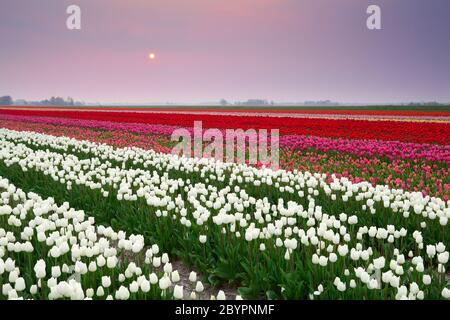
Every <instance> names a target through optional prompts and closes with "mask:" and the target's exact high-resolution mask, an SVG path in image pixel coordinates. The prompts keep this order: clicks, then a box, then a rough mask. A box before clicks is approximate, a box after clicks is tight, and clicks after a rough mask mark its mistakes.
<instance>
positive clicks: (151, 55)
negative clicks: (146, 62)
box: [148, 52, 156, 60]
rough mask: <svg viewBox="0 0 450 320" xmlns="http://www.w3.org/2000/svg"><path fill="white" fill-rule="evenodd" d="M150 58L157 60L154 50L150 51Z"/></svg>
mask: <svg viewBox="0 0 450 320" xmlns="http://www.w3.org/2000/svg"><path fill="white" fill-rule="evenodd" d="M148 58H149V59H150V60H155V58H156V54H155V53H154V52H150V53H149V54H148Z"/></svg>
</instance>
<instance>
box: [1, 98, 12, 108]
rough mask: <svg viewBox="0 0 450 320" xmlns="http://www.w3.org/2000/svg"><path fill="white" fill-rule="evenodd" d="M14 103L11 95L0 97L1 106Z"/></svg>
mask: <svg viewBox="0 0 450 320" xmlns="http://www.w3.org/2000/svg"><path fill="white" fill-rule="evenodd" d="M12 104H13V99H12V98H11V96H3V97H0V106H10V105H12Z"/></svg>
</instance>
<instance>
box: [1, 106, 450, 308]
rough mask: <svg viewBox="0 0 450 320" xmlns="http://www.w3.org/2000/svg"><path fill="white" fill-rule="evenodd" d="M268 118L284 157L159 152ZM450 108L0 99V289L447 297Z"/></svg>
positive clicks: (9, 294)
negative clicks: (196, 133) (182, 139)
mask: <svg viewBox="0 0 450 320" xmlns="http://www.w3.org/2000/svg"><path fill="white" fill-rule="evenodd" d="M194 121H202V123H203V127H204V128H205V129H206V128H217V129H219V130H226V129H228V128H232V129H237V128H242V129H244V130H247V129H251V128H253V129H256V130H257V129H279V132H280V137H279V147H280V169H279V170H273V169H271V168H270V167H266V166H264V165H262V164H259V163H258V164H256V165H252V164H238V163H234V162H223V161H217V160H215V159H212V158H206V157H205V158H189V157H185V156H183V155H173V154H171V150H172V148H173V147H174V145H175V144H176V142H174V141H172V140H171V134H172V132H173V131H174V130H175V129H179V128H185V129H187V130H188V131H189V130H192V127H193V124H194ZM449 141H450V111H439V112H437V111H436V112H432V111H408V110H402V111H390V110H376V111H373V110H372V111H371V110H347V111H346V110H278V111H270V110H259V111H258V110H218V109H217V110H215V109H164V108H160V109H157V108H153V109H150V108H139V109H137V108H136V109H134V108H128V109H126V108H79V109H76V108H72V109H70V108H66V109H63V108H61V109H59V108H43V107H42V108H41V107H8V108H6V107H5V108H0V300H2V299H51V300H53V299H77V300H78V299H111V300H112V299H114V300H128V299H313V300H321V299H331V300H338V299H344V300H345V299H377V300H378V299H381V300H384V299H386V300H393V299H396V300H407V299H411V300H415V299H417V300H423V299H433V300H435V299H450V284H449V278H450V277H449V274H448V271H449V250H450V232H449V231H450V230H449V224H448V220H449V219H450V200H449V196H450V143H449Z"/></svg>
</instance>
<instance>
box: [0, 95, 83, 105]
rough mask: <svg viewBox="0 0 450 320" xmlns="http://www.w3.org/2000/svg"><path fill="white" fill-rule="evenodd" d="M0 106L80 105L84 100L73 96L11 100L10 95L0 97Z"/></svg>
mask: <svg viewBox="0 0 450 320" xmlns="http://www.w3.org/2000/svg"><path fill="white" fill-rule="evenodd" d="M0 105H1V106H10V105H16V106H26V105H33V106H82V105H84V102H81V101H75V100H74V99H73V98H71V97H68V98H66V99H64V98H62V97H51V98H50V99H45V100H40V101H27V100H24V99H18V100H13V98H12V97H11V96H3V97H0Z"/></svg>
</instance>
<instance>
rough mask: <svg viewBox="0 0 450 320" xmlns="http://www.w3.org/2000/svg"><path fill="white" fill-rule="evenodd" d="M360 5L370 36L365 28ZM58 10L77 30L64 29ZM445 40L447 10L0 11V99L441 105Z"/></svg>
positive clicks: (38, 6) (162, 6)
mask: <svg viewBox="0 0 450 320" xmlns="http://www.w3.org/2000/svg"><path fill="white" fill-rule="evenodd" d="M372 3H377V4H379V5H380V6H381V7H382V13H383V30H381V31H369V30H367V28H366V27H365V20H366V17H367V15H366V14H365V10H366V8H367V6H368V4H372ZM70 4H77V5H79V6H80V7H81V9H82V30H80V31H69V30H67V29H66V27H65V20H66V17H67V15H66V13H65V10H66V7H67V6H68V5H70ZM448 39H450V1H448V0H433V1H421V0H409V1H406V0H398V1H389V0H378V1H365V0H340V1H335V0H305V1H299V0H239V1H237V0H151V1H149V0H131V1H123V0H96V1H92V0H77V1H66V0H58V1H56V0H40V1H33V0H16V1H2V2H1V3H0V40H1V41H2V44H5V45H2V47H1V49H0V70H2V71H1V73H0V95H3V94H10V95H12V96H13V97H14V98H25V99H44V98H47V97H50V96H53V95H60V96H71V97H74V98H75V99H77V100H84V101H90V102H104V103H107V102H131V103H145V102H166V101H172V102H202V101H218V100H219V99H221V98H226V99H229V100H245V99H249V98H266V99H270V100H276V101H304V100H323V99H331V100H334V101H341V102H403V101H411V100H414V101H427V100H438V101H450V90H448V88H450V63H449V58H448V57H449V56H450V42H449V41H448ZM149 52H155V53H156V55H157V58H156V59H155V60H153V61H150V60H149V59H148V58H147V56H148V53H149Z"/></svg>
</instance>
